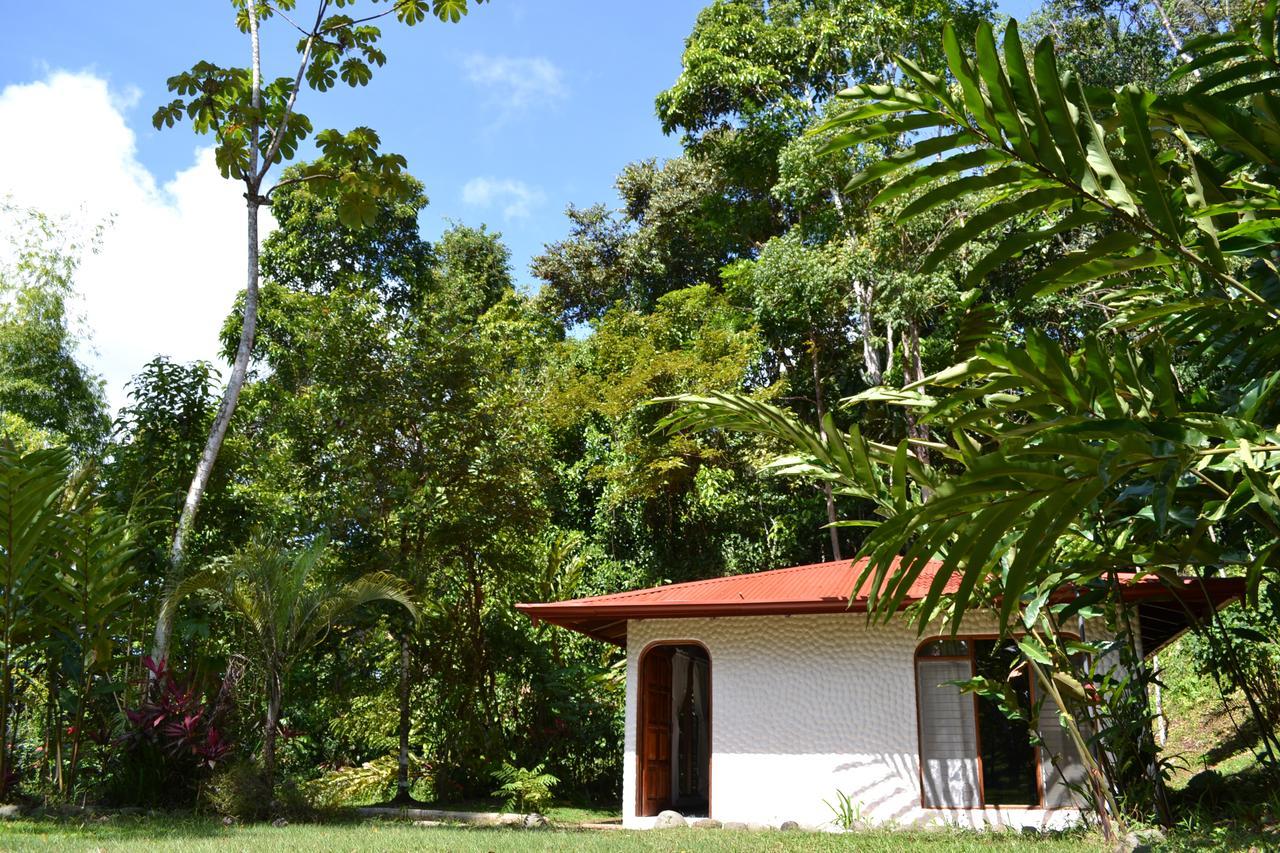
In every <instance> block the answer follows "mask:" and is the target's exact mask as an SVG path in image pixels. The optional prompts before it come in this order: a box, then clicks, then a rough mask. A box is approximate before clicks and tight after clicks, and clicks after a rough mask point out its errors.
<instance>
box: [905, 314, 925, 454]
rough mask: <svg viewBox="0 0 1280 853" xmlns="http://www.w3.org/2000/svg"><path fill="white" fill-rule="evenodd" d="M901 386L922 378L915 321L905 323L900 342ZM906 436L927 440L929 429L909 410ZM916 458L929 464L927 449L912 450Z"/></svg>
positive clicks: (915, 448) (917, 448)
mask: <svg viewBox="0 0 1280 853" xmlns="http://www.w3.org/2000/svg"><path fill="white" fill-rule="evenodd" d="M902 344H903V346H902V349H903V353H902V355H903V361H904V362H905V363H906V364H905V366H904V367H903V370H902V373H903V376H902V378H903V383H902V384H903V385H910V384H911V383H912V382H919V381H920V380H921V379H923V378H924V364H923V363H922V362H921V360H920V326H919V324H918V323H916V321H915V320H912V321H911V322H909V323H907V328H906V334H905V335H904V336H903V340H902ZM907 435H909V436H910V437H911V438H914V439H916V440H918V441H928V440H929V428H928V427H926V426H924V425H922V424H921V423H920V422H919V420H917V418H916V416H915V414H914V413H912V411H911V410H910V409H908V410H907ZM913 450H914V452H915V455H916V458H917V459H919V460H920V461H921V462H922V463H923V464H925V465H928V464H929V449H928V448H926V447H923V446H920V445H916V446H915V447H914V448H913Z"/></svg>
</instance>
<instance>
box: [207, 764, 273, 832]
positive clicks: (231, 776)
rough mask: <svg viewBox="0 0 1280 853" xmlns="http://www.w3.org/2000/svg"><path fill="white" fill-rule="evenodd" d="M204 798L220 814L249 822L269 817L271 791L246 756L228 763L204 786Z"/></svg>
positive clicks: (255, 765) (259, 772) (256, 767)
mask: <svg viewBox="0 0 1280 853" xmlns="http://www.w3.org/2000/svg"><path fill="white" fill-rule="evenodd" d="M204 800H205V802H206V803H207V804H208V805H209V807H210V808H211V809H213V811H214V812H215V813H216V814H218V815H219V816H221V817H229V818H234V819H236V820H242V821H249V820H258V819H260V818H263V817H266V816H267V814H268V813H269V812H270V810H271V791H270V790H268V789H267V783H266V780H265V779H263V778H262V772H261V771H260V770H259V769H258V766H257V764H255V763H254V762H252V761H249V760H247V759H241V760H238V761H233V762H231V763H229V764H227V765H225V766H224V767H223V768H222V770H220V771H219V772H218V773H217V774H216V775H215V776H214V777H213V778H212V779H210V780H209V783H208V784H207V785H206V786H205V788H204Z"/></svg>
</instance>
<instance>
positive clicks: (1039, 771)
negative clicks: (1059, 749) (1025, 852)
mask: <svg viewBox="0 0 1280 853" xmlns="http://www.w3.org/2000/svg"><path fill="white" fill-rule="evenodd" d="M1020 636H1023V635H1014V636H1013V637H1010V638H1009V639H1010V640H1012V641H1016V640H1017V639H1018V637H1020ZM1063 636H1064V637H1068V636H1069V638H1074V636H1075V635H1074V634H1071V635H1067V634H1063ZM1001 639H1002V638H1001V637H1000V635H999V634H993V633H985V634H983V633H976V634H955V635H950V634H938V635H935V636H932V637H928V638H926V639H924V640H922V641H921V642H920V643H918V644H917V645H916V647H915V651H914V652H913V653H912V655H911V676H912V681H913V682H914V688H915V692H916V770H917V775H918V776H919V787H920V807H921V808H922V809H926V810H928V811H956V809H954V808H952V807H950V806H935V805H930V804H929V802H928V800H927V799H926V796H925V787H924V718H923V709H922V708H921V706H920V674H919V666H920V661H921V660H928V661H944V660H950V661H961V660H967V661H968V662H969V672H970V676H971V677H972V676H973V675H976V674H977V671H978V669H977V666H978V663H977V650H976V642H977V641H980V640H995V641H997V642H999V641H1000V640H1001ZM954 640H963V641H964V642H965V643H966V645H967V647H968V650H969V653H968V654H967V655H921V654H920V652H921V651H922V650H923V649H924V648H925V647H926V646H929V645H931V644H933V643H936V642H940V641H942V642H946V641H954ZM1027 686H1028V690H1029V692H1030V696H1031V703H1032V704H1033V705H1034V704H1035V703H1036V702H1037V701H1038V693H1039V690H1038V688H1037V685H1036V679H1035V676H1034V674H1033V673H1030V672H1028V673H1027ZM970 698H971V699H972V701H973V728H974V739H975V743H976V744H977V747H978V752H977V755H976V756H975V757H976V758H977V766H978V805H977V807H976V808H977V809H988V808H994V809H1023V810H1027V809H1042V810H1044V811H1055V810H1057V809H1059V808H1061V807H1060V806H1047V805H1045V784H1044V767H1043V763H1044V756H1043V754H1042V753H1043V752H1044V747H1043V745H1040V744H1036V745H1033V749H1034V752H1035V759H1036V803H1035V805H1016V804H1015V805H1001V804H997V803H988V802H987V782H986V776H985V773H984V768H983V766H982V727H981V725H980V724H979V708H978V702H979V701H980V697H979V696H978V694H976V693H974V694H971V695H970ZM964 810H965V811H971V810H973V809H972V808H970V809H964Z"/></svg>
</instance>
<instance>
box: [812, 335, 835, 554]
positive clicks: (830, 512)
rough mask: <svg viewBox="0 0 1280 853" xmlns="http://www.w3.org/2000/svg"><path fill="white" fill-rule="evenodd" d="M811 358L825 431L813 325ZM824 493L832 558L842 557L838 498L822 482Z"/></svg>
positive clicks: (815, 397)
mask: <svg viewBox="0 0 1280 853" xmlns="http://www.w3.org/2000/svg"><path fill="white" fill-rule="evenodd" d="M809 336H810V341H809V360H810V361H811V362H812V363H813V401H814V403H815V404H816V405H817V407H818V429H819V430H820V431H822V432H823V433H825V432H826V425H825V424H824V423H823V421H824V419H825V418H826V414H827V413H826V407H825V406H824V405H823V402H822V371H821V370H820V369H819V367H818V331H817V330H816V329H814V328H812V327H810V329H809ZM822 491H823V494H824V495H825V496H826V500H827V524H828V527H827V531H828V532H829V533H830V534H831V559H833V560H839V559H840V528H838V527H836V526H835V524H836V521H838V520H839V519H838V517H837V516H836V499H835V496H834V495H832V493H831V484H830V483H823V484H822Z"/></svg>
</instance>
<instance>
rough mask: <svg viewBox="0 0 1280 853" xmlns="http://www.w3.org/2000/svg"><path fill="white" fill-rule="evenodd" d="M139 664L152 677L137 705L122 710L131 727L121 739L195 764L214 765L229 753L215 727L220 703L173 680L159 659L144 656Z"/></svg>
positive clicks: (162, 660)
mask: <svg viewBox="0 0 1280 853" xmlns="http://www.w3.org/2000/svg"><path fill="white" fill-rule="evenodd" d="M142 664H143V666H145V667H146V668H147V669H148V670H149V671H150V672H151V674H152V676H153V678H152V681H151V684H152V690H151V691H150V693H149V695H148V696H147V697H146V698H144V700H143V702H142V704H141V705H140V706H138V707H137V708H135V709H126V710H125V712H124V713H125V716H126V717H127V718H128V720H129V723H130V725H131V727H132V730H131V731H129V732H128V733H127V734H126V736H125V740H126V741H127V742H131V743H132V744H134V745H138V744H142V743H146V744H153V745H155V746H157V747H159V748H160V749H161V750H162V751H163V752H164V753H165V754H166V755H168V756H169V757H170V758H173V759H176V760H179V761H181V760H184V759H189V760H193V761H194V763H195V765H196V766H197V767H201V768H212V767H214V766H215V765H216V764H217V763H218V762H219V761H221V760H222V759H223V758H224V757H226V755H227V754H228V753H229V752H231V743H230V742H229V741H228V740H227V738H226V737H225V736H224V735H223V733H222V731H221V729H220V728H219V727H218V717H219V716H221V712H222V711H223V710H224V709H223V707H222V705H223V703H222V702H205V701H203V700H202V699H201V697H200V695H199V692H198V691H197V690H196V689H195V687H194V686H193V685H191V684H189V683H185V684H184V683H182V682H180V681H179V680H178V679H177V677H176V676H175V675H174V674H173V672H172V671H171V670H170V669H169V666H168V662H167V661H166V660H165V659H163V658H162V659H160V660H159V661H155V660H152V659H151V658H150V657H146V658H143V660H142ZM223 693H224V695H225V693H226V691H224V692H223ZM220 698H221V697H220Z"/></svg>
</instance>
